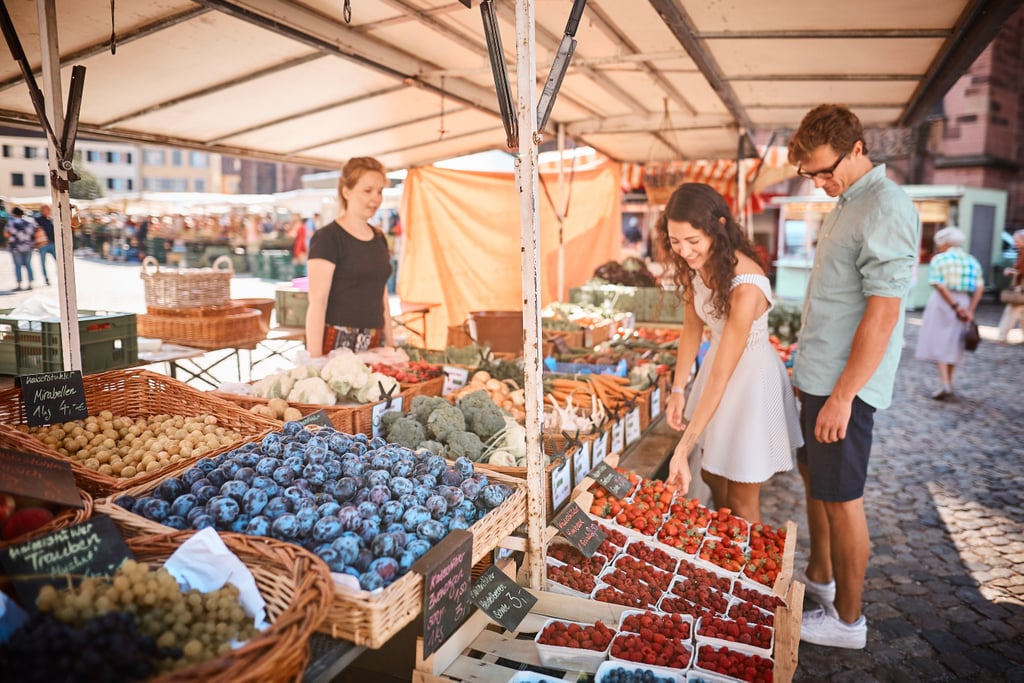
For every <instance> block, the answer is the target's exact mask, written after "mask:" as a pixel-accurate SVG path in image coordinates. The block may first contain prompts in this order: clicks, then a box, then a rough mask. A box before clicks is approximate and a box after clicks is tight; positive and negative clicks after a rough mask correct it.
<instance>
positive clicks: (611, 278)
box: [590, 256, 658, 287]
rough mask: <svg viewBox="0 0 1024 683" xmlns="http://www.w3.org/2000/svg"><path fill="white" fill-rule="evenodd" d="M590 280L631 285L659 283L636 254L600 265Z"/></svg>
mask: <svg viewBox="0 0 1024 683" xmlns="http://www.w3.org/2000/svg"><path fill="white" fill-rule="evenodd" d="M590 282H591V283H593V284H610V285H628V286H630V287H655V286H657V284H658V283H657V280H656V279H655V278H654V275H652V274H651V271H649V270H648V269H647V265H646V264H645V263H644V262H643V261H641V260H640V259H638V258H636V257H635V256H630V257H629V258H627V259H625V260H624V261H623V262H622V263H619V262H617V261H609V262H608V263H605V264H603V265H601V266H599V267H598V268H597V270H595V271H594V277H593V278H591V280H590Z"/></svg>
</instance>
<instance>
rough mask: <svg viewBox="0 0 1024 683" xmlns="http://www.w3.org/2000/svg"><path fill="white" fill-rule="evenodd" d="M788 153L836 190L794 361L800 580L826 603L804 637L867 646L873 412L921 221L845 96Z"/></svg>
mask: <svg viewBox="0 0 1024 683" xmlns="http://www.w3.org/2000/svg"><path fill="white" fill-rule="evenodd" d="M789 161H790V163H792V164H794V165H796V166H797V167H798V169H799V173H800V175H801V176H803V177H805V178H808V179H811V180H813V181H814V185H815V187H820V188H822V189H824V190H825V193H826V194H828V195H829V196H830V197H838V201H837V202H836V206H835V208H834V209H833V210H832V212H831V213H830V214H829V215H828V216H827V217H826V218H825V221H824V222H823V223H822V225H821V228H820V229H819V230H818V235H817V246H816V251H815V256H814V265H813V268H812V270H811V277H810V281H809V282H808V285H807V296H806V298H805V300H804V309H803V319H802V322H801V330H800V340H799V341H800V350H799V352H798V353H797V358H796V362H795V365H794V368H793V384H794V386H795V387H796V388H797V389H799V391H800V394H801V417H800V421H801V427H802V429H803V432H804V442H805V446H804V447H803V448H801V449H800V450H799V451H798V453H797V462H798V465H799V467H800V473H801V475H802V476H803V479H804V484H805V487H806V490H807V519H808V525H809V533H810V539H811V549H810V555H809V558H808V563H807V569H806V570H805V572H803V573H800V574H798V577H797V578H798V579H800V580H801V581H803V582H804V583H805V584H806V594H807V596H808V597H810V598H811V599H812V600H815V601H816V602H818V603H820V604H821V609H819V610H816V611H812V612H808V613H806V614H804V618H803V624H802V625H801V634H800V637H801V639H802V640H804V641H807V642H811V643H815V644H818V645H826V646H830V647H845V648H852V649H861V648H863V647H865V645H866V642H867V622H866V620H865V619H864V616H863V615H862V613H861V593H862V591H863V586H864V575H865V572H866V570H867V561H868V555H869V551H870V539H869V536H868V528H867V518H866V516H865V513H864V484H865V481H866V478H867V466H868V457H869V455H870V452H871V439H872V430H873V427H874V412H875V410H877V409H884V408H888V407H889V404H890V403H891V402H892V391H893V383H894V381H895V376H896V367H897V365H898V364H899V360H900V351H901V349H902V345H903V322H904V310H905V303H906V302H905V299H906V296H907V294H908V293H909V291H910V281H911V277H912V274H913V269H914V264H915V262H916V259H917V253H918V240H919V237H920V225H921V224H920V219H919V217H918V215H917V212H916V211H915V209H914V205H913V203H912V202H911V201H910V198H909V197H908V196H907V195H906V193H904V192H903V190H901V189H900V188H899V187H898V186H897V185H896V184H895V183H893V182H892V181H891V180H889V179H888V178H887V177H886V175H885V167H884V166H877V167H876V166H874V165H873V164H872V163H871V160H870V159H869V158H868V156H867V148H866V144H865V141H864V131H863V127H862V126H861V123H860V120H859V119H858V118H857V117H856V116H855V115H854V114H853V113H852V112H851V111H850V110H849V109H847V108H846V107H845V106H842V105H821V106H819V107H816V108H815V109H812V110H811V111H810V112H809V113H808V114H807V115H806V116H805V117H804V119H803V121H802V122H801V123H800V127H799V129H797V131H796V133H794V135H793V137H792V139H791V140H790V142H789Z"/></svg>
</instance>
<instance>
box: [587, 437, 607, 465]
mask: <svg viewBox="0 0 1024 683" xmlns="http://www.w3.org/2000/svg"><path fill="white" fill-rule="evenodd" d="M606 455H608V432H601V436H599V437H597V438H596V439H594V446H593V449H592V450H591V452H590V466H591V467H593V466H594V465H596V464H598V463H599V462H604V458H605V456H606Z"/></svg>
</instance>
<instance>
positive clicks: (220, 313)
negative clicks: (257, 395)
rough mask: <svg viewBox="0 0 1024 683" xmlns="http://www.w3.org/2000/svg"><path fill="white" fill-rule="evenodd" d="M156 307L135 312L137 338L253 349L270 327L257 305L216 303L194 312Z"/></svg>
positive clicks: (199, 347) (211, 346) (203, 346)
mask: <svg viewBox="0 0 1024 683" xmlns="http://www.w3.org/2000/svg"><path fill="white" fill-rule="evenodd" d="M155 310H157V309H149V312H147V313H145V314H141V313H140V314H139V315H138V330H139V336H140V337H149V338H151V339H161V340H163V341H165V342H167V343H169V344H181V345H182V346H191V347H194V348H197V349H211V350H212V349H223V348H225V347H232V348H252V347H255V345H256V344H257V343H258V342H260V341H262V340H263V339H265V338H266V336H267V331H268V330H269V329H270V327H269V323H264V315H263V313H262V312H260V310H259V309H256V308H242V307H240V306H236V305H231V304H229V305H226V306H216V307H209V308H202V309H189V310H193V311H197V314H195V315H182V314H181V312H180V311H175V312H173V313H169V312H166V311H163V310H160V311H159V312H158V313H154V312H153V311H155Z"/></svg>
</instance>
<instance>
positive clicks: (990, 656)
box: [966, 647, 1013, 673]
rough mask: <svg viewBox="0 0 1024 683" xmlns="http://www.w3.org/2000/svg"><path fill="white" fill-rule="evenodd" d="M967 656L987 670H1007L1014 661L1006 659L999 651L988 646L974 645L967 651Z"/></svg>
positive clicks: (1001, 671) (1000, 671)
mask: <svg viewBox="0 0 1024 683" xmlns="http://www.w3.org/2000/svg"><path fill="white" fill-rule="evenodd" d="M966 654H967V657H968V659H970V660H971V661H972V662H974V663H975V664H977V665H978V666H980V667H981V668H982V669H985V670H987V671H997V672H999V673H1003V672H1005V671H1006V670H1007V669H1009V668H1010V667H1012V666H1013V663H1012V662H1009V661H1007V660H1006V657H1003V656H1002V655H1001V654H999V653H998V652H993V651H992V650H990V649H988V648H987V647H974V648H971V649H970V650H968V651H967V653H966Z"/></svg>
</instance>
